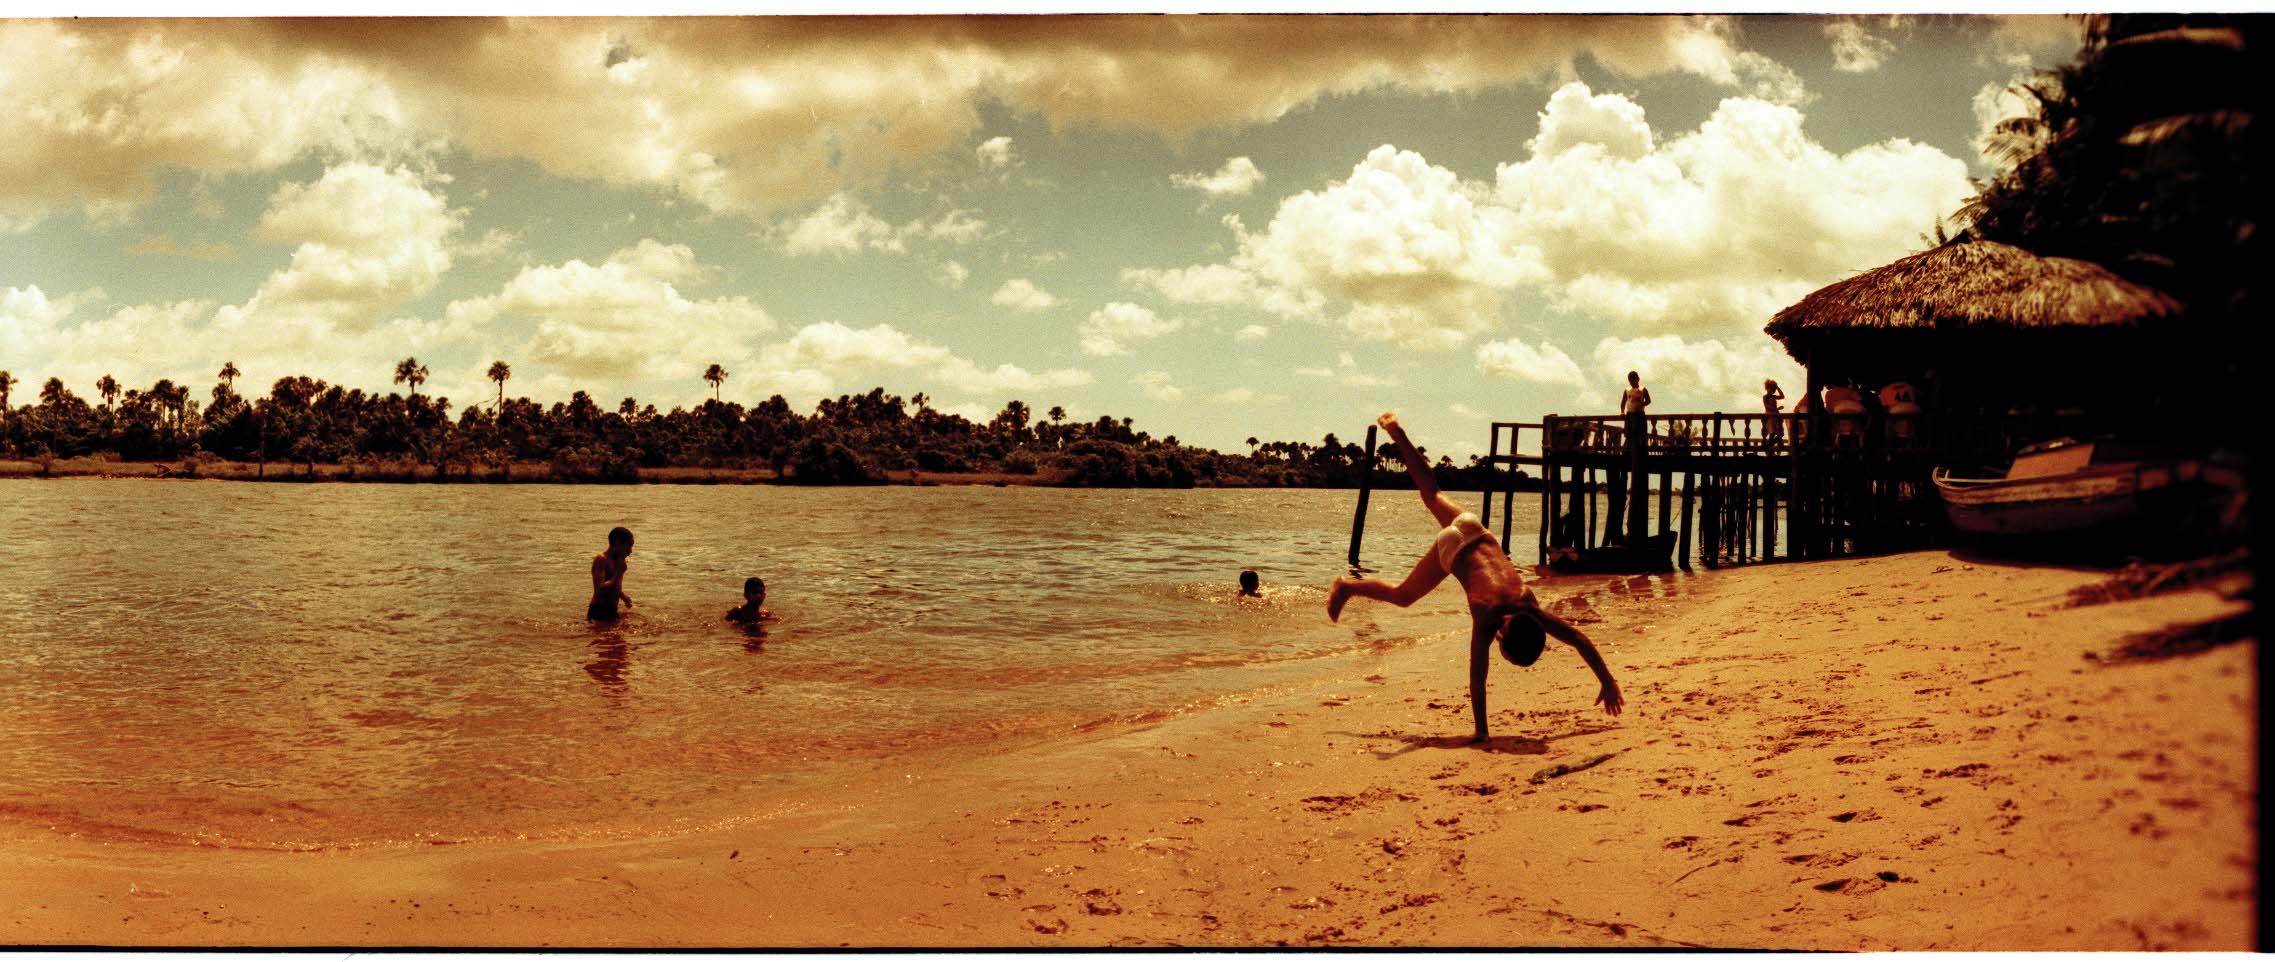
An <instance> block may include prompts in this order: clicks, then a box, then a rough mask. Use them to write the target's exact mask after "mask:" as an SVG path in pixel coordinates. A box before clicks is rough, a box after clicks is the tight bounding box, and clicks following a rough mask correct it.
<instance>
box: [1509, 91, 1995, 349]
mask: <svg viewBox="0 0 2275 962" xmlns="http://www.w3.org/2000/svg"><path fill="white" fill-rule="evenodd" d="M1583 92H1585V87H1583V86H1581V85H1579V84H1576V83H1575V84H1571V85H1567V87H1566V88H1564V89H1562V90H1559V91H1558V92H1557V93H1556V95H1554V96H1552V97H1551V98H1550V99H1549V104H1548V107H1547V109H1546V111H1544V112H1543V114H1542V126H1543V129H1544V130H1548V129H1557V130H1564V129H1567V128H1566V127H1565V126H1564V120H1565V118H1564V117H1562V116H1559V115H1560V114H1562V113H1564V112H1566V111H1567V110H1571V109H1573V108H1577V107H1579V106H1580V105H1581V104H1583V103H1585V104H1586V108H1585V109H1586V111H1587V112H1588V113H1589V114H1590V115H1600V114H1602V113H1603V112H1604V108H1603V106H1602V104H1601V101H1602V97H1597V96H1588V97H1586V98H1585V99H1584V100H1583V98H1581V97H1578V96H1576V95H1575V94H1576V93H1583ZM1636 118H1637V119H1638V120H1640V115H1639V114H1637V115H1636ZM1802 121H1803V117H1802V114H1801V112H1800V111H1799V110H1798V109H1796V108H1794V107H1791V106H1787V105H1782V104H1776V103H1770V102H1767V101H1763V100H1757V99H1752V98H1730V99H1727V100H1724V101H1722V103H1721V105H1720V106H1718V107H1717V108H1715V110H1714V112H1713V114H1712V115H1710V116H1709V117H1708V118H1707V119H1706V121H1705V122H1704V123H1702V124H1700V126H1699V127H1698V129H1697V130H1694V131H1691V132H1688V133H1684V134H1682V135H1679V136H1676V137H1673V138H1671V139H1666V140H1664V142H1662V143H1658V144H1656V145H1654V146H1652V147H1650V148H1649V149H1648V150H1646V151H1644V152H1642V153H1639V154H1633V155H1630V156H1622V155H1621V154H1619V153H1616V152H1615V151H1614V145H1607V144H1602V143H1578V144H1576V145H1571V146H1567V147H1566V149H1564V150H1562V151H1560V152H1557V153H1553V154H1542V153H1538V152H1535V153H1534V154H1533V155H1532V156H1531V157H1529V158H1527V159H1525V160H1522V161H1518V162H1515V163H1509V164H1503V165H1501V166H1500V167H1499V168H1498V169H1497V183H1496V189H1495V199H1496V201H1497V203H1498V204H1500V205H1502V206H1503V207H1504V208H1505V209H1507V210H1508V211H1509V212H1510V213H1511V215H1512V217H1513V219H1514V230H1515V231H1516V234H1517V235H1518V236H1522V237H1525V238H1527V239H1528V240H1529V241H1530V242H1531V243H1533V244H1535V245H1537V249H1538V251H1539V254H1540V257H1541V260H1542V264H1543V265H1544V267H1545V273H1546V274H1547V275H1548V276H1549V277H1550V278H1552V279H1551V280H1550V281H1549V282H1548V285H1547V286H1548V288H1549V290H1550V291H1551V293H1552V295H1553V296H1554V298H1555V300H1556V302H1557V303H1558V304H1559V306H1561V307H1564V308H1566V309H1570V310H1577V311H1581V312H1584V313H1588V314H1592V315H1596V316H1599V317H1603V318H1606V319H1610V320H1613V321H1617V322H1622V323H1626V324H1630V325H1634V326H1638V327H1642V328H1646V329H1652V328H1656V329H1660V330H1675V329H1690V330H1711V329H1715V328H1725V327H1735V326H1739V325H1747V324H1755V325H1758V324H1760V323H1761V322H1762V320H1763V319H1765V318H1767V317H1768V316H1769V315H1770V314H1772V313H1774V312H1775V311H1776V310H1777V309H1779V308H1781V307H1784V306H1785V305H1787V304H1790V303H1792V302H1793V301H1794V300H1796V299H1798V298H1799V297H1800V296H1801V295H1803V294H1806V293H1807V292H1809V291H1810V290H1813V289H1815V288H1816V287H1818V286H1821V285H1823V284H1826V283H1829V282H1831V281H1833V280H1836V279H1838V278H1840V277H1844V276H1847V275H1849V274H1851V273H1854V272H1856V271H1858V270H1862V269H1865V268H1868V267H1872V266H1875V265H1878V264H1882V263H1885V262H1887V261H1889V260H1891V259H1894V258H1895V257H1898V256H1901V255H1903V254H1904V253H1907V252H1909V251H1910V250H1911V249H1912V248H1913V247H1914V246H1916V244H1917V242H1918V237H1919V235H1920V234H1921V233H1923V232H1924V231H1926V230H1927V229H1929V228H1930V227H1932V225H1933V224H1934V223H1935V220H1936V218H1938V217H1941V216H1943V215H1944V214H1946V213H1949V212H1950V211H1951V210H1952V209H1954V208H1955V207H1957V206H1958V204H1959V203H1960V202H1961V201H1962V200H1964V199H1965V198H1966V196H1967V194H1968V193H1969V190H1970V185H1969V184H1968V181H1967V171H1966V164H1965V163H1964V162H1962V161H1960V160H1959V159H1957V158H1954V157H1951V156H1949V155H1946V154H1944V153H1942V152H1941V151H1938V150H1936V149H1935V148H1933V147H1929V146H1926V145H1924V144H1918V143H1913V142H1911V141H1907V140H1889V141H1884V142H1881V143H1877V144H1867V145H1865V146H1862V147H1858V148H1856V149H1854V150H1851V151H1849V152H1848V153H1845V154H1835V153H1833V152H1832V151H1830V150H1828V149H1826V148H1825V147H1823V146H1822V145H1820V144H1818V143H1817V142H1816V141H1814V140H1812V139H1810V137H1809V136H1808V135H1807V133H1805V132H1804V130H1803V128H1802ZM1590 126H1591V127H1600V125H1596V124H1591V125H1590ZM1612 139H1616V140H1617V141H1618V144H1617V147H1618V149H1620V150H1632V148H1633V147H1634V146H1635V144H1636V141H1635V138H1634V137H1633V136H1632V133H1622V134H1620V135H1619V136H1617V137H1616V138H1612Z"/></svg>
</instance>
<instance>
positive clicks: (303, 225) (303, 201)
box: [242, 163, 458, 331]
mask: <svg viewBox="0 0 2275 962" xmlns="http://www.w3.org/2000/svg"><path fill="white" fill-rule="evenodd" d="M457 229H458V216H457V215H456V214H454V213H453V212H452V211H451V210H450V209H449V205H448V204H447V203H446V202H445V201H444V200H443V198H442V196H441V195H440V194H438V193H435V192H433V191H431V190H429V189H428V187H427V184H426V183H425V181H424V179H423V178H421V177H420V176H419V175H417V174H414V173H412V172H411V171H410V170H408V169H406V168H402V167H396V168H391V169H389V168H380V167H376V166H373V165H371V164H364V163H350V164H342V165H339V166H335V167H332V168H329V169H327V170H325V171H324V174H323V176H322V177H320V178H318V179H317V180H315V181H314V182H312V183H306V184H285V185H284V186H282V187H279V188H277V191H276V194H275V195H274V196H272V197H271V198H270V199H269V208H268V211H267V212H266V213H264V214H262V215H261V221H260V225H259V227H258V228H257V230H256V233H257V234H258V236H259V237H260V238H261V239H263V240H267V241H271V242H275V243H280V244H293V245H297V246H296V247H295V248H294V250H293V252H292V263H291V264H290V265H288V266H286V267H285V268H284V269H283V270H281V271H278V272H276V273H274V274H271V275H270V276H269V279H268V281H267V282H265V283H263V284H262V285H261V289H260V291H259V292H258V293H257V294H255V295H254V297H253V300H252V301H251V302H250V303H248V304H246V305H245V306H244V307H243V308H242V313H243V314H245V315H247V316H249V317H256V318H269V319H274V320H279V321H297V322H318V323H323V324H329V325H334V326H337V327H340V328H342V329H345V330H350V331H361V330H365V329H367V328H369V327H370V326H371V325H372V324H374V323H377V322H378V321H380V320H382V319H383V315H382V312H384V311H386V310H387V309H389V308H392V307H394V306H395V305H397V304H401V303H403V302H405V301H408V300H410V299H411V298H414V297H417V296H419V295H422V294H425V293H426V292H427V291H429V290H432V289H433V288H434V285H435V282H436V281H438V280H440V279H441V277H442V274H443V272H444V271H446V270H449V269H450V246H449V243H448V242H449V239H450V235H451V234H452V233H453V232H454V231H456V230H457Z"/></svg>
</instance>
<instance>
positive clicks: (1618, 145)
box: [1525, 83, 1651, 160]
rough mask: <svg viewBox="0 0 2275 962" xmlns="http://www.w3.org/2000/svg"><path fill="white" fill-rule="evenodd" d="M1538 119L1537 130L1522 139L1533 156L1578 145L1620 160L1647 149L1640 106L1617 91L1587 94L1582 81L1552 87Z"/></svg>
mask: <svg viewBox="0 0 2275 962" xmlns="http://www.w3.org/2000/svg"><path fill="white" fill-rule="evenodd" d="M1539 120H1540V132H1539V133H1537V134H1534V135H1533V138H1532V139H1531V140H1528V141H1526V142H1525V149H1527V150H1530V151H1532V154H1533V156H1535V157H1553V156H1556V155H1557V154H1561V153H1564V152H1565V151H1568V150H1574V149H1577V148H1581V147H1591V148H1594V149H1595V150H1597V151H1600V152H1601V153H1603V154H1606V155H1608V156H1611V157H1617V158H1619V159H1621V160H1634V159H1635V158H1637V157H1641V156H1643V155H1644V154H1648V153H1650V152H1651V125H1650V124H1649V123H1647V122H1645V121H1644V119H1643V105H1641V104H1638V103H1636V102H1635V101H1632V100H1629V99H1627V98H1626V97H1623V96H1620V95H1619V94H1595V93H1591V92H1589V90H1588V86H1587V85H1586V84H1578V83H1569V84H1565V85H1564V86H1562V87H1558V88H1556V92H1555V93H1552V94H1550V95H1549V96H1548V106H1547V107H1545V108H1543V109H1542V110H1541V112H1540V115H1539Z"/></svg>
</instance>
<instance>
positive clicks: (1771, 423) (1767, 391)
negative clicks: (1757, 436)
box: [1762, 381, 1785, 444]
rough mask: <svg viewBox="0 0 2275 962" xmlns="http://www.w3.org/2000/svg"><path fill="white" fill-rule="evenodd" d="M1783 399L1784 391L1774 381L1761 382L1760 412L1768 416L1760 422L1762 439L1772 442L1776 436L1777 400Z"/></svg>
mask: <svg viewBox="0 0 2275 962" xmlns="http://www.w3.org/2000/svg"><path fill="white" fill-rule="evenodd" d="M1783 400H1785V392H1784V391H1783V390H1781V389H1780V388H1779V387H1778V386H1777V382H1776V381H1763V382H1762V414H1763V416H1765V417H1767V418H1768V420H1767V421H1764V422H1763V423H1762V439H1763V440H1765V441H1768V442H1770V443H1772V444H1775V443H1776V442H1777V438H1778V430H1777V429H1778V426H1779V425H1778V423H1777V402H1779V401H1783Z"/></svg>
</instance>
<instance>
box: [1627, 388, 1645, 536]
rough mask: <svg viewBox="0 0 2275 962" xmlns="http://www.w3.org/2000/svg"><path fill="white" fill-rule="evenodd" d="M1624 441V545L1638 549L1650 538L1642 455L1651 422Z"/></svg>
mask: <svg viewBox="0 0 2275 962" xmlns="http://www.w3.org/2000/svg"><path fill="white" fill-rule="evenodd" d="M1642 420H1643V430H1641V431H1637V432H1635V436H1634V437H1631V438H1628V439H1627V484H1628V489H1627V543H1628V544H1632V545H1641V544H1642V543H1643V539H1645V538H1648V537H1650V535H1651V476H1650V475H1649V474H1646V473H1644V471H1643V456H1644V452H1645V451H1646V450H1647V448H1648V447H1649V445H1650V442H1651V420H1650V419H1649V418H1643V419H1642Z"/></svg>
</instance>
